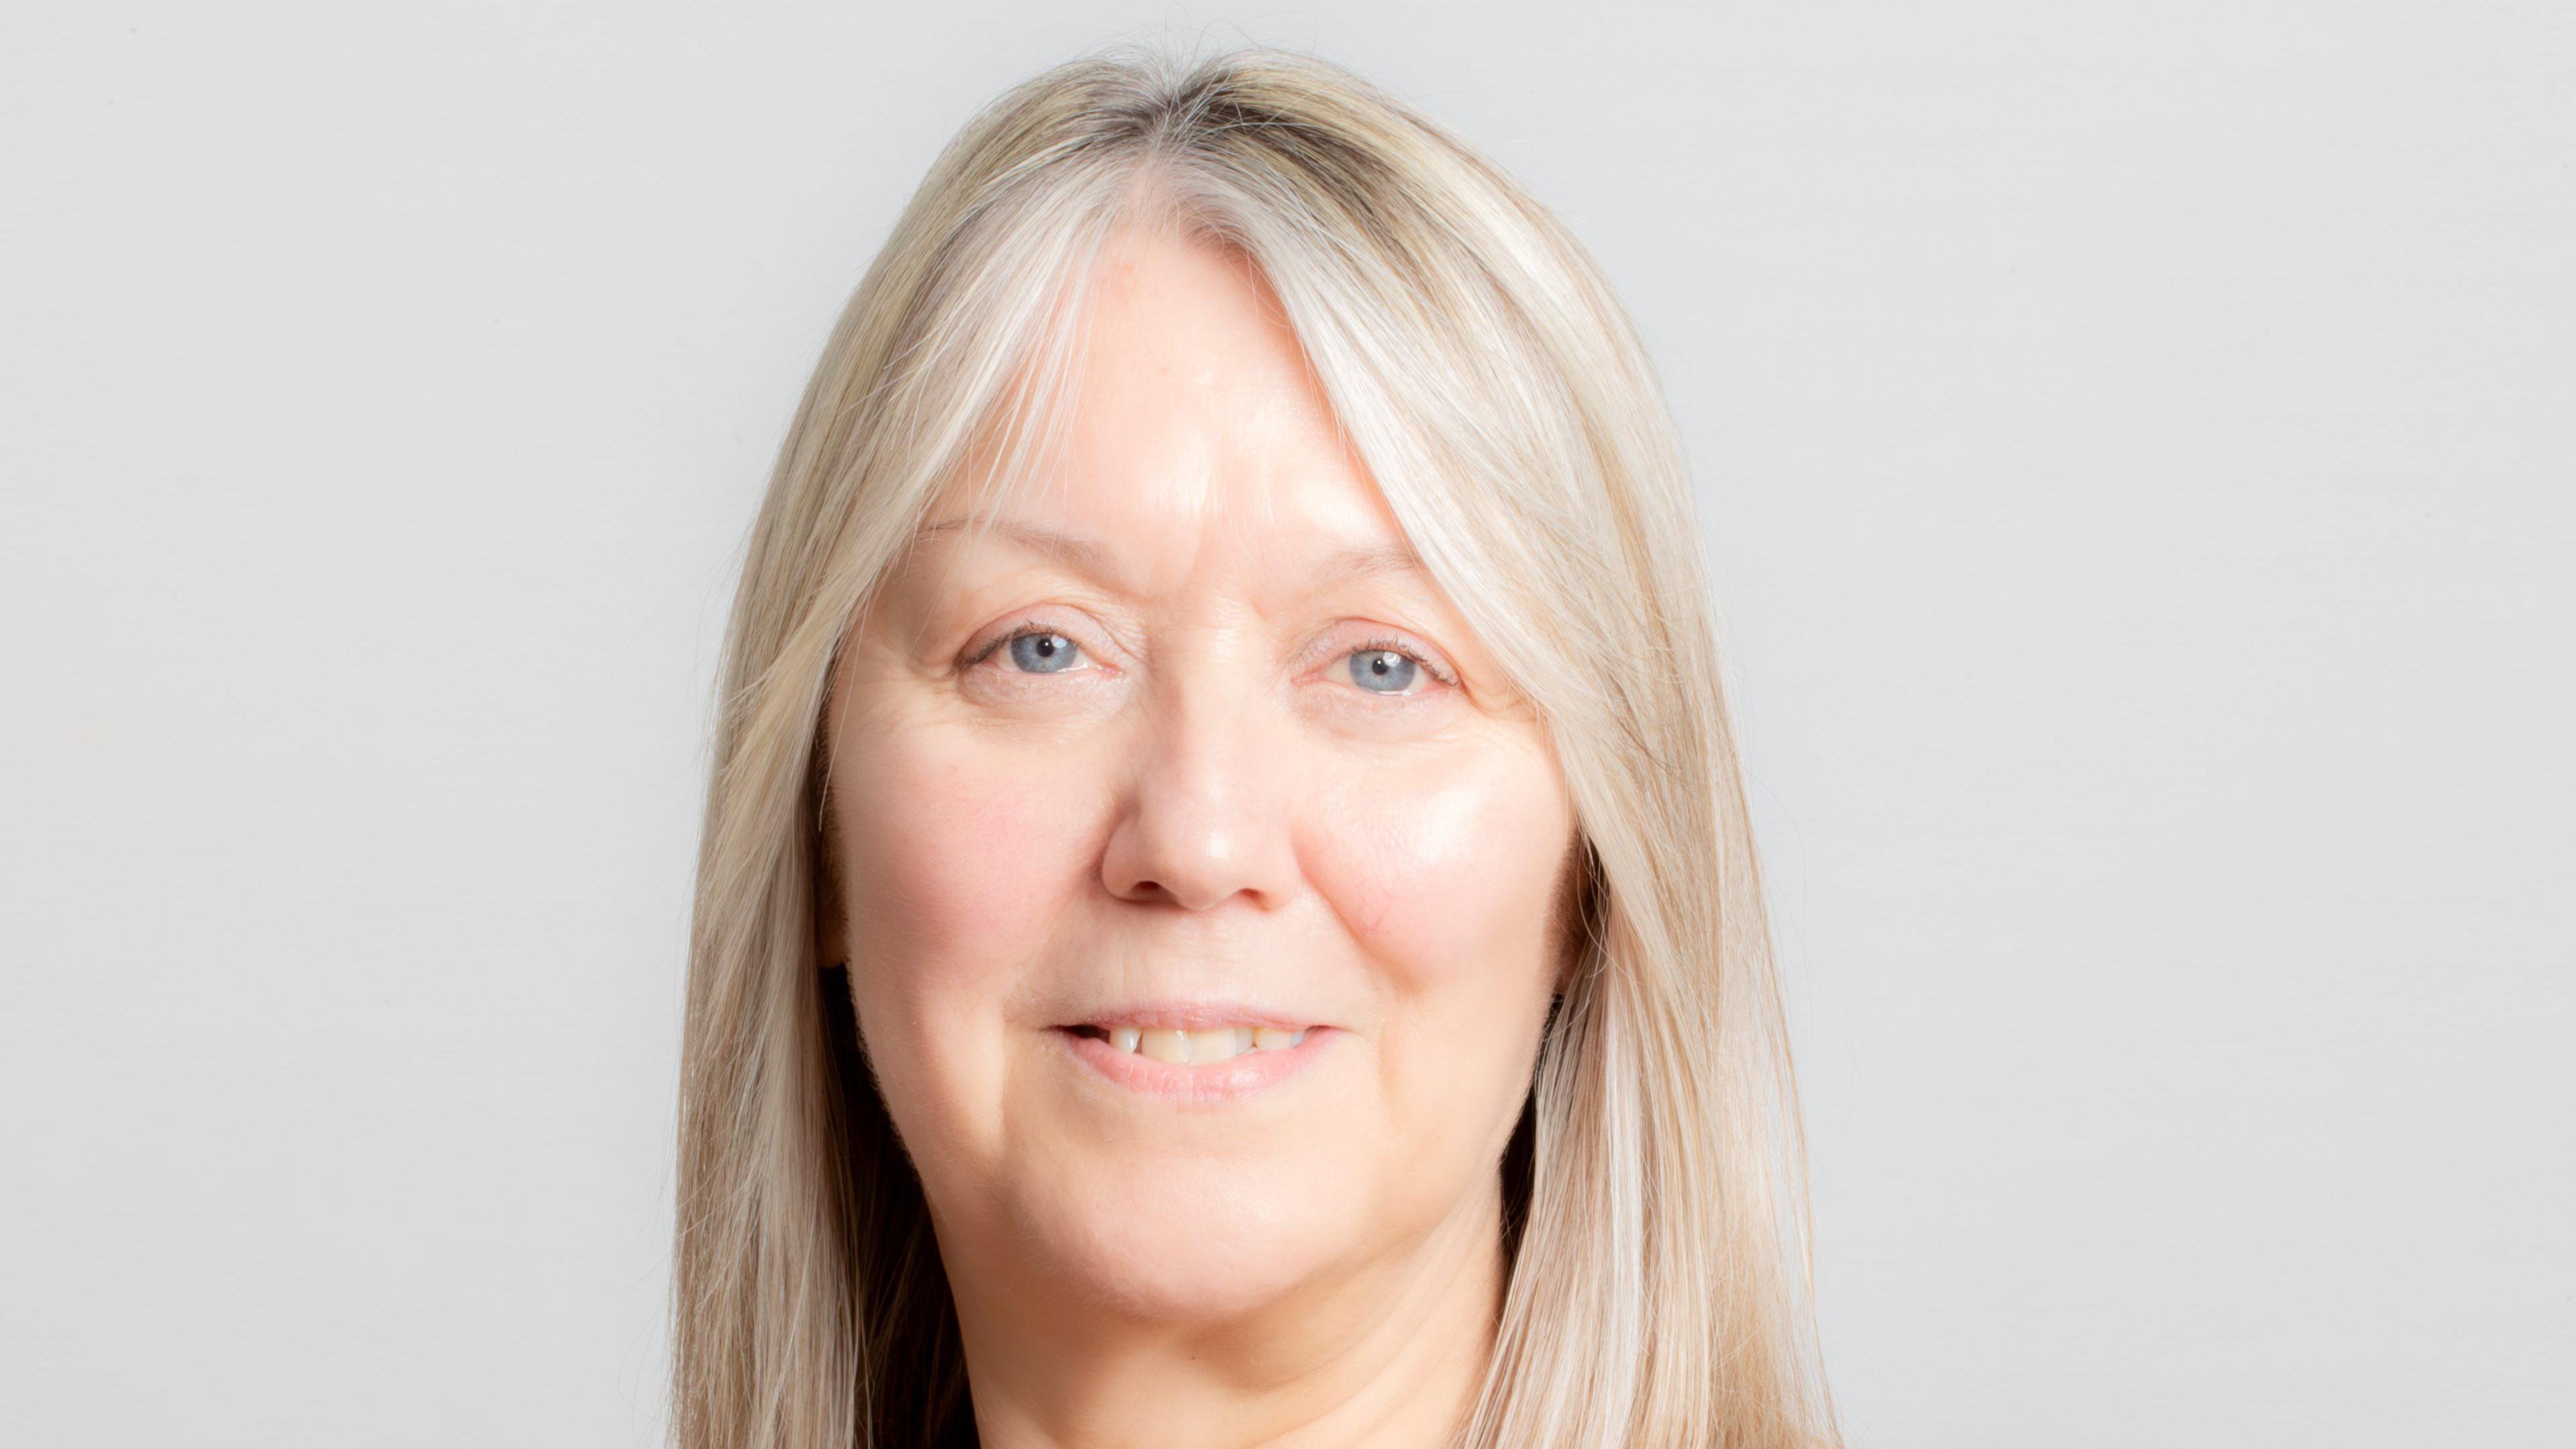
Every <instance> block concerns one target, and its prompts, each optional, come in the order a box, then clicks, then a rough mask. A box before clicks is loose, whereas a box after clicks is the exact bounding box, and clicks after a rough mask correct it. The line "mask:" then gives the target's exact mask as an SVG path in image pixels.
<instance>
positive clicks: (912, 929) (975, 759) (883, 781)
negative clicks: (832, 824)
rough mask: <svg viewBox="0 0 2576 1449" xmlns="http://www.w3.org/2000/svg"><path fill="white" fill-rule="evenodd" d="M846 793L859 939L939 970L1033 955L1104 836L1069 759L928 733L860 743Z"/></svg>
mask: <svg viewBox="0 0 2576 1449" xmlns="http://www.w3.org/2000/svg"><path fill="white" fill-rule="evenodd" d="M834 793H835V801H834V804H835V808H836V809H837V811H838V812H839V813H838V817H837V821H836V823H837V824H838V825H839V827H840V830H841V843H842V857H843V858H842V864H843V873H842V877H841V878H842V880H843V882H844V886H845V889H846V891H847V893H848V897H849V899H848V905H849V908H850V913H851V919H850V927H851V944H852V949H853V951H855V952H864V953H866V954H867V955H868V956H869V957H870V958H871V959H875V960H882V961H891V962H895V963H900V964H901V965H902V967H903V968H904V970H905V971H906V972H907V973H919V974H921V975H923V976H925V977H930V978H939V977H964V978H973V977H977V976H981V975H986V974H992V973H1002V972H1016V971H1017V970H1019V969H1020V968H1021V967H1023V966H1025V964H1026V963H1027V962H1028V961H1029V960H1030V959H1031V958H1032V956H1033V955H1034V954H1035V953H1036V952H1037V950H1038V949H1039V948H1040V946H1041V945H1042V944H1043V942H1044V940H1045V938H1046V935H1047V933H1048V931H1049V929H1050V928H1051V926H1052V924H1053V923H1054V921H1055V920H1056V918H1057V916H1058V914H1059V913H1060V912H1061V910H1062V909H1063V908H1064V907H1065V905H1066V903H1067V902H1068V901H1069V900H1070V899H1071V898H1072V897H1073V895H1074V894H1075V893H1076V892H1078V891H1079V889H1080V887H1081V885H1082V880H1083V870H1082V857H1083V854H1084V851H1085V850H1086V848H1087V844H1088V842H1089V841H1090V840H1091V839H1092V838H1093V837H1094V836H1095V835H1096V834H1097V830H1096V829H1095V825H1094V821H1093V820H1092V818H1091V817H1092V815H1093V814H1094V813H1096V812H1094V811H1092V810H1091V809H1090V808H1089V807H1088V806H1087V805H1086V803H1085V800H1084V795H1083V791H1082V790H1081V788H1080V786H1079V785H1078V784H1077V783H1076V782H1075V781H1074V779H1073V778H1072V777H1071V776H1070V775H1068V774H1067V773H1065V771H1064V770H1063V768H1062V766H1061V762H1057V763H1056V765H1055V766H1054V768H1050V767H1049V762H1048V761H1046V760H1043V759H1029V758H1024V757H1023V756H1022V755H1021V754H1020V753H1018V752H1014V751H1008V750H995V749H994V748H992V747H991V746H990V745H989V744H987V743H983V742H979V741H977V740H974V739H971V738H970V739H966V740H954V739H945V738H941V737H939V736H938V735H936V734H934V733H932V732H929V731H919V732H913V731H901V730H895V731H888V732H886V733H884V734H880V735H877V736H875V737H872V738H866V739H854V740H852V741H850V742H849V743H848V744H847V745H846V746H844V749H843V753H842V758H841V760H840V762H839V764H838V768H837V770H836V776H835V783H834ZM925 984H928V983H927V982H925Z"/></svg>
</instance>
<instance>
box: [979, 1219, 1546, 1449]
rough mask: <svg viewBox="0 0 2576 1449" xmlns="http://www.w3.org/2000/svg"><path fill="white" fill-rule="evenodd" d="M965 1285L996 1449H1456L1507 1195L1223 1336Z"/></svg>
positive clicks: (987, 1436) (1489, 1312)
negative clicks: (1120, 1448)
mask: <svg viewBox="0 0 2576 1449" xmlns="http://www.w3.org/2000/svg"><path fill="white" fill-rule="evenodd" d="M949 1276H950V1281H951V1284H952V1289H953V1291H954V1293H955V1298H956V1303H957V1319H958V1328H959V1331H960V1337H961V1340H962V1342H963V1346H964V1349H965V1354H966V1371H967V1379H968V1382H969V1384H970V1385H971V1389H972V1393H973V1395H974V1402H975V1425H976V1430H977V1434H978V1437H979V1438H980V1439H981V1441H982V1443H983V1444H984V1445H985V1446H986V1449H1094V1446H1107V1445H1129V1444H1193V1445H1205V1446H1223V1445H1252V1444H1263V1445H1278V1446H1283V1449H1353V1446H1366V1449H1447V1446H1448V1445H1450V1444H1451V1443H1453V1442H1454V1440H1455V1437H1456V1435H1457V1432H1458V1430H1459V1428H1460V1426H1461V1425H1462V1424H1463V1423H1464V1422H1465V1420H1466V1417H1467V1414H1468V1412H1469V1410H1470V1409H1471V1408H1472V1407H1473V1406H1474V1401H1475V1395H1476V1392H1477V1390H1478V1388H1479V1387H1480V1386H1481V1385H1482V1383H1483V1379H1484V1374H1485V1368H1486V1364H1487V1361H1488V1360H1489V1359H1490V1357H1491V1355H1492V1352H1493V1342H1494V1326H1495V1322H1496V1320H1497V1317H1498V1316H1499V1314H1500V1312H1501V1305H1502V1291H1503V1256H1502V1216H1501V1196H1500V1191H1499V1187H1497V1190H1495V1191H1494V1192H1490V1193H1485V1194H1479V1195H1478V1196H1477V1197H1476V1198H1474V1199H1471V1200H1470V1201H1469V1202H1468V1203H1465V1204H1462V1205H1461V1209H1460V1211H1459V1212H1458V1213H1456V1214H1453V1215H1452V1216H1451V1218H1449V1219H1448V1220H1446V1221H1444V1222H1443V1223H1442V1224H1441V1226H1440V1227H1439V1228H1438V1229H1436V1230H1435V1231H1434V1232H1433V1233H1432V1234H1431V1235H1430V1236H1428V1237H1427V1238H1424V1239H1422V1240H1420V1241H1419V1242H1416V1243H1413V1244H1411V1245H1409V1246H1408V1247H1407V1248H1406V1249H1404V1250H1402V1251H1399V1252H1393V1253H1390V1254H1388V1255H1386V1256H1384V1257H1382V1258H1380V1259H1378V1260H1375V1261H1372V1262H1369V1263H1366V1264H1364V1265H1361V1266H1359V1267H1357V1268H1355V1269H1353V1270H1351V1271H1349V1272H1347V1273H1342V1274H1337V1275H1334V1276H1333V1277H1332V1279H1331V1280H1330V1281H1329V1282H1319V1283H1316V1284H1313V1285H1310V1286H1309V1287H1308V1288H1306V1289H1301V1290H1300V1291H1299V1292H1298V1293H1296V1294H1292V1295H1290V1296H1289V1297H1288V1298H1285V1299H1282V1300H1281V1301H1279V1302H1276V1303H1273V1304H1270V1305H1266V1306H1264V1307H1263V1308H1261V1309H1260V1310H1258V1311H1256V1312H1253V1313H1251V1314H1248V1315H1246V1316H1244V1317H1242V1318H1238V1319H1231V1320H1226V1321H1221V1322H1206V1321H1194V1322H1190V1323H1185V1324H1182V1323H1174V1322H1171V1321H1168V1320H1153V1319H1138V1318H1130V1317H1122V1316H1106V1315H1104V1314H1103V1312H1102V1311H1101V1310H1100V1309H1099V1308H1098V1307H1097V1306H1096V1300H1095V1302H1094V1306H1091V1307H1088V1308H1085V1307H1081V1306H1078V1305H1079V1303H1080V1299H1079V1297H1078V1296H1076V1295H1073V1294H1070V1293H1068V1294H1064V1295H1057V1294H1050V1293H1043V1292H1040V1293H1034V1294H1033V1293H1030V1292H1028V1291H1027V1289H1026V1285H1017V1286H1016V1288H1003V1287H1001V1286H1000V1285H999V1284H998V1283H996V1284H994V1286H993V1287H992V1288H991V1289H989V1290H987V1291H978V1286H977V1280H978V1279H979V1278H981V1277H982V1275H979V1274H975V1273H960V1272H958V1271H956V1269H955V1267H954V1266H953V1265H952V1268H951V1271H950V1274H949Z"/></svg>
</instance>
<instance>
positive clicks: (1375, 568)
mask: <svg viewBox="0 0 2576 1449" xmlns="http://www.w3.org/2000/svg"><path fill="white" fill-rule="evenodd" d="M970 522H981V523H983V524H984V526H985V527H987V528H989V529H990V530H991V531H993V532H994V533H997V534H1000V535H1001V536H1003V537H1005V538H1008V539H1010V540H1011V541H1012V542H1014V543H1016V544H1018V545H1020V546H1021V547H1022V548H1025V549H1027V550H1029V551H1030V552H1032V553H1035V554H1039V555H1041V556H1043V557H1045V558H1048V559H1051V560H1053V561H1054V562H1056V563H1058V564H1061V565H1063V566H1064V567H1066V568H1069V569H1072V570H1073V571H1074V572H1076V573H1079V574H1082V575H1084V576H1085V577H1088V578H1090V579H1092V580H1094V581H1095V582H1099V583H1104V584H1109V585H1111V586H1113V587H1121V588H1122V591H1123V592H1130V593H1132V592H1133V590H1132V589H1126V588H1123V586H1124V585H1125V584H1126V583H1127V580H1126V578H1125V577H1124V575H1123V573H1122V572H1121V571H1120V569H1119V567H1118V565H1117V563H1116V562H1115V561H1114V560H1113V559H1112V557H1111V555H1110V551H1109V549H1108V548H1107V547H1105V546H1104V545H1102V544H1101V543H1099V542H1098V541H1096V540H1094V539H1089V538H1084V537H1082V536H1081V535H1079V534H1072V533H1066V532H1063V531H1062V530H1060V529H1053V528H1049V527H1047V526H1045V525H1044V524H1038V523H1029V522H1025V521H1023V520H1020V519H1016V518H980V519H967V518H946V519H942V520H940V521H939V522H937V523H933V524H928V525H926V526H924V527H923V528H922V529H921V531H920V532H919V533H918V534H916V535H914V538H915V540H916V541H918V540H920V539H924V538H928V537H930V536H932V535H933V534H941V533H953V532H956V531H958V530H960V529H963V528H965V527H966V526H967V524H968V523H970ZM1400 573H1409V574H1419V575H1421V576H1422V577H1424V578H1425V579H1428V578H1429V577H1430V570H1429V569H1426V568H1424V567H1423V566H1422V559H1421V557H1420V555H1418V554H1416V553H1415V552H1414V551H1413V549H1412V548H1411V547H1410V546H1409V545H1406V544H1402V543H1391V544H1379V545H1374V546H1367V547H1361V548H1348V549H1344V550H1342V551H1341V552H1339V553H1336V554H1333V555H1331V556H1329V557H1327V558H1326V559H1325V560H1324V562H1323V563H1322V565H1321V566H1320V567H1318V568H1317V569H1316V570H1315V575H1314V587H1316V588H1318V589H1325V588H1331V587H1334V586H1336V585H1340V584H1347V583H1351V582H1353V581H1355V580H1359V579H1365V578H1376V577H1379V576H1381V575H1385V574H1400Z"/></svg>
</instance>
